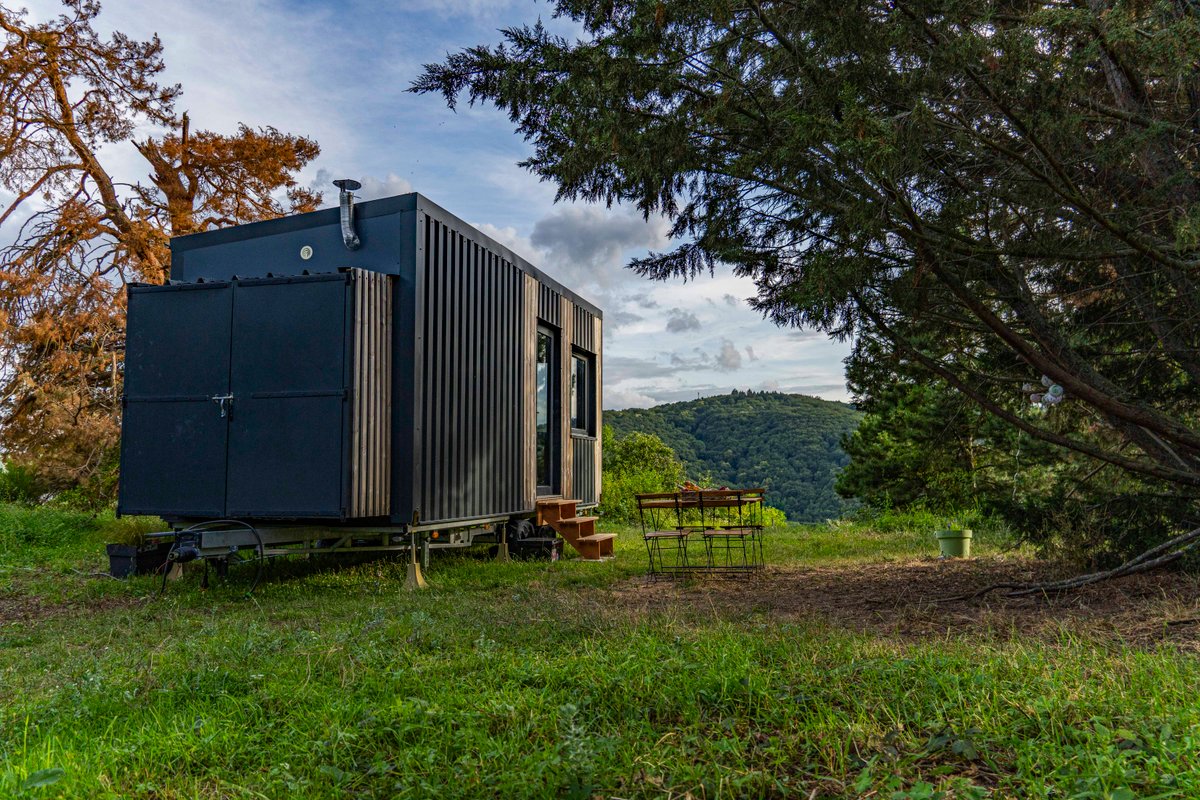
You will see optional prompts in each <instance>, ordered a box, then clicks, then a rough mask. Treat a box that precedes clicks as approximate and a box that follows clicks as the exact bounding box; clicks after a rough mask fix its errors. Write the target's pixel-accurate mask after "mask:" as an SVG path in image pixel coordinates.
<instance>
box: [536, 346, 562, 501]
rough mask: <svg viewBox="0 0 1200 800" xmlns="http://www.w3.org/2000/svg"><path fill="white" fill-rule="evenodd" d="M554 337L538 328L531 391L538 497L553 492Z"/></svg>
mask: <svg viewBox="0 0 1200 800" xmlns="http://www.w3.org/2000/svg"><path fill="white" fill-rule="evenodd" d="M556 338H557V337H556V336H555V334H554V332H553V331H550V330H548V329H546V328H541V327H539V328H538V332H537V372H536V375H535V376H534V379H535V381H536V383H535V389H534V392H535V394H534V406H535V408H536V410H537V422H536V424H537V430H536V432H535V436H536V437H537V483H538V492H539V493H540V494H550V493H552V492H554V491H555V488H556V483H557V481H555V479H554V478H555V475H554V473H555V469H556V465H557V459H556V458H555V456H556V455H557V454H556V453H555V441H556V440H555V428H556V427H557V426H556V425H553V424H551V423H552V421H553V420H554V418H555V415H556V412H555V410H554V407H555V402H554V395H555V391H554V386H555V384H556V383H557V381H558V377H557V376H558V375H559V374H560V373H559V371H558V370H556V369H555V368H554V367H555V357H554V354H555V351H556V350H557V349H558V348H557V347H555V344H556V341H555V340H556Z"/></svg>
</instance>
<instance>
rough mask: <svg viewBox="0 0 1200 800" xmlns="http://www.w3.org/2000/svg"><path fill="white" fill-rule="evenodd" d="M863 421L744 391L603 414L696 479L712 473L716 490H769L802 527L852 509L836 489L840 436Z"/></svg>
mask: <svg viewBox="0 0 1200 800" xmlns="http://www.w3.org/2000/svg"><path fill="white" fill-rule="evenodd" d="M861 418H862V413H861V412H860V411H857V410H855V409H854V408H853V407H851V406H849V405H846V404H845V403H836V402H832V401H829V400H822V399H820V398H819V397H809V396H807V395H799V394H785V393H783V392H742V391H734V392H732V393H731V394H726V395H717V396H715V397H704V398H700V399H698V400H688V401H686V402H682V403H668V404H666V405H661V406H655V407H653V408H630V409H624V410H622V411H605V412H604V424H605V426H606V427H608V426H611V427H612V430H613V433H614V434H616V435H617V436H624V435H626V434H628V433H630V432H631V431H642V432H644V433H653V434H655V435H656V436H658V437H659V438H661V439H662V440H663V441H664V442H666V443H667V444H668V445H670V446H671V448H672V449H673V450H674V451H675V452H676V454H678V456H679V458H680V459H681V460H682V461H683V463H684V464H685V465H686V466H687V469H688V474H689V475H690V476H698V475H702V474H707V475H709V476H711V478H712V480H713V481H714V482H715V485H717V486H747V487H749V486H765V487H766V489H767V502H768V503H770V504H771V505H772V506H774V507H776V508H779V509H782V510H783V511H784V512H785V513H786V514H787V515H788V519H790V520H793V521H796V522H818V521H821V520H824V519H831V518H834V517H837V516H839V515H840V514H841V513H842V512H843V511H844V510H845V509H846V508H847V502H846V501H845V500H843V499H842V498H841V497H839V496H838V495H837V493H836V492H835V491H834V489H833V483H834V479H835V478H836V476H837V472H838V470H839V469H841V468H842V467H843V466H845V465H846V464H847V463H849V460H850V458H849V456H847V455H846V454H845V453H844V452H843V451H842V447H841V444H840V442H841V438H842V436H843V435H844V434H846V433H849V432H850V431H852V430H854V429H855V428H856V427H858V422H859V420H860V419H861Z"/></svg>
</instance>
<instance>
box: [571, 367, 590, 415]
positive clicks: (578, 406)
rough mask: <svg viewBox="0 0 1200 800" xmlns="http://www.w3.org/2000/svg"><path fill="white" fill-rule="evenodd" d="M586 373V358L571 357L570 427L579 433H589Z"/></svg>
mask: <svg viewBox="0 0 1200 800" xmlns="http://www.w3.org/2000/svg"><path fill="white" fill-rule="evenodd" d="M588 372H589V370H588V360H587V358H585V357H584V356H580V355H574V356H572V357H571V427H572V428H575V429H576V430H581V431H589V429H590V427H591V420H590V416H591V415H590V414H589V413H588V408H589V405H590V399H591V391H590V389H591V384H590V383H589V382H588ZM589 432H590V431H589Z"/></svg>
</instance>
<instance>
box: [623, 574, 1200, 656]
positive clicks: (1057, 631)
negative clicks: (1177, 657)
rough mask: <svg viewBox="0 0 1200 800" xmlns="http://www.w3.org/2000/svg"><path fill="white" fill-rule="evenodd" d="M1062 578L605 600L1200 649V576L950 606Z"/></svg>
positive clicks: (633, 591)
mask: <svg viewBox="0 0 1200 800" xmlns="http://www.w3.org/2000/svg"><path fill="white" fill-rule="evenodd" d="M1064 576H1065V574H1064V572H1063V571H1062V568H1061V567H1058V566H1055V565H1052V564H1049V563H1046V562H1041V561H1033V560H1011V559H1008V560H1003V559H972V560H969V561H961V560H953V561H938V560H936V559H926V560H913V561H904V562H891V563H874V564H854V565H844V566H831V567H769V568H767V569H766V570H765V571H764V572H762V573H760V574H758V575H755V576H753V577H750V578H742V579H738V580H728V579H696V580H693V581H689V582H686V583H679V582H672V581H664V580H659V581H652V580H650V579H648V578H635V579H633V580H630V581H627V582H625V583H623V584H621V585H619V586H618V587H616V588H615V589H613V590H612V591H610V592H609V593H608V594H609V595H610V597H609V599H610V600H611V601H612V603H613V604H615V605H616V606H618V607H623V608H625V609H627V610H630V611H633V612H635V613H636V612H649V611H666V610H671V611H679V610H684V611H687V612H689V613H691V612H699V613H706V612H707V613H712V614H715V615H717V616H720V617H726V618H728V617H734V618H736V617H738V616H741V615H747V614H751V615H757V614H767V615H770V616H771V617H775V618H779V619H781V620H809V621H823V622H827V623H831V624H836V625H839V626H843V627H846V628H850V629H853V630H861V631H869V632H873V633H882V634H887V635H893V636H898V637H901V638H905V639H914V638H929V637H944V636H979V635H981V634H989V635H995V636H1030V635H1032V636H1037V637H1039V638H1046V637H1053V638H1059V637H1062V636H1064V635H1071V634H1075V633H1082V632H1086V633H1087V634H1089V635H1091V636H1099V637H1102V638H1105V639H1112V640H1114V641H1124V642H1128V643H1132V644H1139V645H1147V644H1152V643H1155V642H1160V641H1173V642H1177V643H1179V644H1181V645H1183V646H1185V647H1187V648H1188V649H1194V650H1200V576H1194V575H1185V574H1180V573H1176V572H1157V573H1149V574H1145V575H1135V576H1131V577H1128V578H1121V579H1117V580H1113V581H1108V582H1106V583H1101V584H1099V585H1096V586H1091V587H1088V588H1085V589H1082V590H1079V591H1076V592H1073V593H1068V594H1061V595H1053V596H1037V597H1021V598H1007V597H1004V596H1003V594H1002V593H1001V592H997V593H993V594H991V595H987V596H985V597H982V598H976V599H971V600H955V601H951V602H945V601H944V599H945V598H947V597H953V596H956V595H962V594H969V593H971V592H974V591H977V590H978V589H980V588H982V587H984V586H987V585H988V584H992V583H1000V582H1028V581H1045V580H1050V579H1054V578H1060V577H1064Z"/></svg>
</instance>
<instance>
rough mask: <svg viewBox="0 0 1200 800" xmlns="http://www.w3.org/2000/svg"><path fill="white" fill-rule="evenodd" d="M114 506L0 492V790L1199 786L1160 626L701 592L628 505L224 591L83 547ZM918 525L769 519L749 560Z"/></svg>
mask: <svg viewBox="0 0 1200 800" xmlns="http://www.w3.org/2000/svg"><path fill="white" fill-rule="evenodd" d="M113 524H114V523H112V522H110V521H109V522H106V521H104V520H100V521H94V520H90V519H88V518H86V517H82V516H80V515H72V514H70V513H67V512H61V513H58V512H55V513H51V512H47V511H39V512H29V511H22V510H18V509H13V508H11V507H7V508H5V507H0V796H2V797H6V798H7V797H13V798H23V797H29V798H49V797H81V798H82V797H87V798H155V799H156V800H159V799H162V798H184V797H201V798H264V797H266V798H292V797H306V798H307V797H313V798H317V797H321V798H324V797H329V798H333V797H339V798H341V797H389V798H390V797H401V798H404V797H413V798H416V797H498V798H499V797H504V798H509V797H568V798H587V797H595V796H601V797H620V798H633V797H655V798H658V797H661V798H668V797H671V798H685V797H692V798H716V797H800V798H821V797H826V798H833V797H872V798H876V797H878V798H934V797H944V798H982V797H1046V798H1111V799H1112V800H1130V799H1131V798H1135V797H1139V798H1143V797H1197V796H1200V705H1198V704H1197V703H1196V701H1195V687H1196V686H1197V685H1198V683H1200V662H1198V661H1197V660H1196V658H1195V657H1194V656H1193V655H1191V654H1190V653H1189V652H1186V651H1185V650H1182V649H1180V648H1178V647H1177V646H1174V645H1150V646H1147V645H1144V644H1137V643H1130V642H1125V641H1121V640H1120V639H1119V638H1113V637H1112V636H1099V635H1095V636H1093V635H1091V634H1090V633H1088V632H1087V631H1086V630H1075V629H1073V628H1072V626H1071V625H1070V624H1064V625H1062V626H1060V627H1059V628H1057V629H1056V631H1057V632H1056V633H1053V634H1050V635H1039V636H1021V635H1014V634H1012V633H1010V632H1006V631H1004V630H996V631H989V632H988V633H987V635H976V634H972V635H955V634H954V633H953V631H950V632H948V633H945V634H941V635H929V636H916V637H914V636H899V635H892V634H888V633H881V632H872V631H870V630H863V629H858V628H855V627H854V626H851V625H846V624H843V623H841V622H838V621H836V620H832V619H828V618H825V617H823V616H822V613H821V612H820V611H819V610H817V611H814V612H812V613H795V614H780V613H775V612H774V611H772V608H771V607H769V606H761V605H759V604H756V603H755V602H752V599H753V598H754V596H755V593H756V591H757V590H756V589H755V588H754V587H753V586H751V587H744V588H743V589H741V590H739V591H740V592H741V594H739V595H737V597H741V598H750V599H751V601H748V602H747V601H738V602H733V603H712V602H706V598H707V599H711V598H712V597H716V596H718V595H720V593H721V591H722V590H721V588H720V586H718V584H716V583H714V584H696V585H691V586H687V587H682V588H679V589H674V588H664V587H662V586H654V585H649V584H647V583H646V582H645V581H644V579H643V577H642V575H643V573H644V570H645V555H644V551H643V549H642V546H641V541H640V537H638V536H637V535H636V534H635V533H634V532H632V531H623V532H622V533H621V535H620V537H619V538H618V546H617V552H618V558H617V559H616V560H615V561H612V562H608V563H604V564H589V563H581V562H577V561H574V560H570V559H569V560H566V561H563V562H559V563H555V564H547V563H514V564H496V563H493V562H490V561H488V560H487V559H486V554H485V553H484V552H482V551H480V552H475V551H470V552H462V553H458V554H453V555H446V554H438V555H435V557H434V563H433V566H432V569H431V571H430V574H429V575H428V577H429V580H430V583H431V587H432V588H431V589H429V590H428V591H425V592H418V593H408V592H405V591H403V590H402V589H401V588H400V584H401V581H402V579H403V575H404V568H403V564H402V563H396V562H390V561H376V562H371V563H365V564H358V565H354V566H346V567H342V568H337V567H335V566H331V565H330V564H328V563H316V562H300V561H295V562H292V563H289V564H281V565H279V566H278V567H277V568H276V569H275V570H274V571H273V573H272V574H271V575H270V576H269V578H268V580H267V581H266V583H265V584H264V585H263V586H261V587H260V588H259V590H258V591H257V592H256V593H255V594H254V596H253V597H252V598H250V599H247V598H245V597H244V596H243V592H242V589H243V588H244V586H243V585H241V584H238V583H236V582H231V583H230V584H214V586H213V587H212V588H211V589H210V590H208V591H201V590H200V589H199V587H198V584H197V581H196V577H195V575H191V576H185V578H184V579H183V580H182V581H180V582H179V583H176V584H173V585H172V586H171V587H170V588H169V589H168V592H167V595H166V596H165V597H164V598H163V599H161V600H159V599H155V598H154V594H155V591H156V590H157V583H156V582H155V581H154V580H152V579H150V578H139V579H134V580H131V581H116V580H112V579H110V578H106V577H103V576H102V575H100V574H99V573H100V572H101V571H102V570H103V569H104V568H105V566H106V565H105V563H104V561H103V559H102V543H103V541H104V540H105V538H109V537H111V536H112V535H113V531H112V528H111V526H112V525H113ZM134 524H137V523H134ZM978 544H979V545H980V546H981V551H982V555H983V556H984V559H982V560H981V563H984V562H988V561H992V560H1001V561H1003V560H1005V559H1012V558H1015V557H1014V556H1013V555H1011V554H1008V555H1004V554H1000V553H998V551H999V550H1000V549H1001V546H1002V543H999V542H991V541H989V540H988V539H986V538H984V539H983V540H981V541H980V542H978ZM932 550H933V547H932V542H931V540H930V537H929V535H928V532H902V531H894V530H893V531H888V532H873V531H871V530H868V529H865V528H863V527H862V526H857V527H853V526H840V527H834V526H822V527H807V528H794V529H789V530H787V531H786V532H781V533H777V534H775V535H774V536H773V537H772V538H771V539H770V540H769V542H768V547H767V557H768V561H769V562H770V563H771V564H772V565H773V570H772V571H771V572H770V573H768V574H767V575H764V576H762V577H761V578H760V580H762V581H775V580H782V579H783V578H784V577H786V576H789V575H792V576H793V578H795V577H797V576H798V577H799V578H804V577H805V576H806V575H807V574H808V573H807V572H805V570H809V569H812V568H819V569H820V570H823V572H822V573H821V574H823V575H826V576H828V575H830V574H833V575H835V576H836V575H838V574H841V573H839V572H838V571H839V570H845V574H846V575H847V576H852V575H857V576H862V575H869V574H871V573H872V572H873V571H876V570H882V569H884V568H885V567H887V568H907V567H906V566H905V565H906V564H908V563H909V562H912V561H913V559H920V558H927V557H928V555H929V554H930V553H931V552H932ZM885 562H891V566H889V565H888V564H887V563H885ZM914 563H918V564H921V563H925V562H914ZM897 565H898V566H897ZM925 566H926V567H927V566H928V564H927V563H926V564H925ZM831 571H832V572H831ZM793 573H794V574H793ZM847 579H849V577H848V578H847ZM764 588H765V587H764ZM650 596H652V597H653V598H654V602H653V603H643V602H641V599H642V598H645V597H650Z"/></svg>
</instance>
